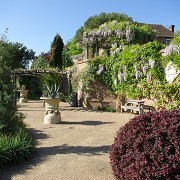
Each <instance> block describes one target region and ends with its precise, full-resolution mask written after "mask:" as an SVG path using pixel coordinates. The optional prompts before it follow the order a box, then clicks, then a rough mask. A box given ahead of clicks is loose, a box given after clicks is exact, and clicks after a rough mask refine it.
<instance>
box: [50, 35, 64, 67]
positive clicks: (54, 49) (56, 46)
mask: <svg viewBox="0 0 180 180" xmlns="http://www.w3.org/2000/svg"><path fill="white" fill-rule="evenodd" d="M63 48H64V43H63V40H62V39H61V36H60V35H59V34H56V35H55V37H54V40H53V42H52V43H51V50H50V66H53V67H58V68H59V69H61V70H62V63H63V62H62V61H63V60H62V52H63Z"/></svg>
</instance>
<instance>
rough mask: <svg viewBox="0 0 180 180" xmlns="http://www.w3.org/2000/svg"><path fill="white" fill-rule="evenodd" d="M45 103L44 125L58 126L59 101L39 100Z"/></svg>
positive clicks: (56, 99)
mask: <svg viewBox="0 0 180 180" xmlns="http://www.w3.org/2000/svg"><path fill="white" fill-rule="evenodd" d="M41 99H43V100H44V101H45V114H44V124H59V123H60V122H61V114H60V111H59V102H60V99H58V98H55V99H50V98H41Z"/></svg>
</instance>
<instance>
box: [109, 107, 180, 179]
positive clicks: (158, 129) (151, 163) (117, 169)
mask: <svg viewBox="0 0 180 180" xmlns="http://www.w3.org/2000/svg"><path fill="white" fill-rule="evenodd" d="M179 139H180V111H179V110H173V111H167V110H162V111H160V112H148V113H145V114H142V115H139V116H136V117H134V118H133V119H131V120H130V121H129V122H128V123H127V124H126V125H125V126H123V127H122V128H120V129H119V131H118V132H117V136H116V137H115V139H114V143H113V144H112V145H111V147H110V163H111V166H112V171H113V174H114V176H115V177H116V178H117V179H121V180H122V179H124V180H129V179H164V180H166V179H180V162H179V157H180V143H179Z"/></svg>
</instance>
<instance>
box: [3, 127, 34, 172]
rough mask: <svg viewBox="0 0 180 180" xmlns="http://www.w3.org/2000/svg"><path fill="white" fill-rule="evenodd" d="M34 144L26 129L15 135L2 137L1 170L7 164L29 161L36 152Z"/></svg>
mask: <svg viewBox="0 0 180 180" xmlns="http://www.w3.org/2000/svg"><path fill="white" fill-rule="evenodd" d="M34 149H35V147H34V143H33V141H32V138H31V137H30V136H29V134H28V133H27V131H26V130H25V129H19V131H18V132H17V133H16V134H14V135H8V136H6V135H1V136H0V169H1V168H3V167H4V166H5V165H7V164H15V163H20V162H21V161H24V160H26V159H29V158H30V157H31V156H32V153H33V152H34Z"/></svg>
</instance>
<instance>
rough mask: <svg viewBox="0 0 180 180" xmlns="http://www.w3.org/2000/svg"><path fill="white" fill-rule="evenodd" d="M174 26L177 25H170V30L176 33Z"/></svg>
mask: <svg viewBox="0 0 180 180" xmlns="http://www.w3.org/2000/svg"><path fill="white" fill-rule="evenodd" d="M174 27H175V25H171V26H170V27H169V30H170V31H171V32H173V33H174Z"/></svg>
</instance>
